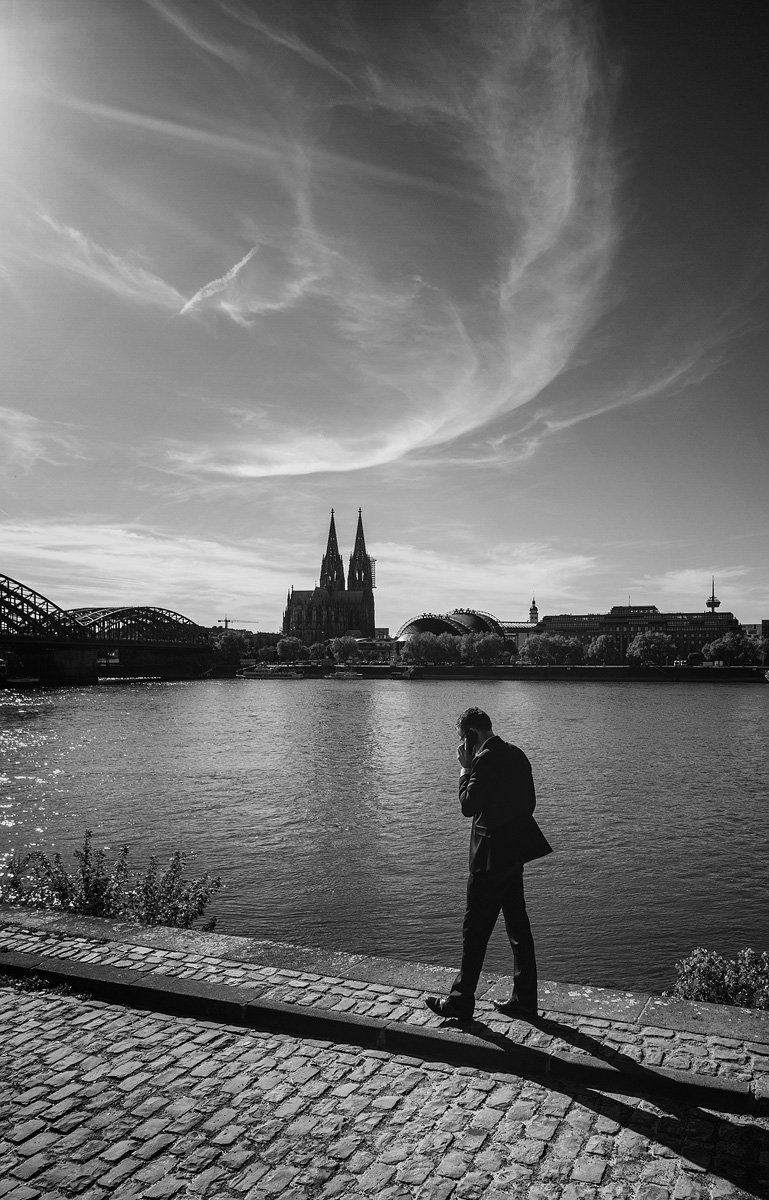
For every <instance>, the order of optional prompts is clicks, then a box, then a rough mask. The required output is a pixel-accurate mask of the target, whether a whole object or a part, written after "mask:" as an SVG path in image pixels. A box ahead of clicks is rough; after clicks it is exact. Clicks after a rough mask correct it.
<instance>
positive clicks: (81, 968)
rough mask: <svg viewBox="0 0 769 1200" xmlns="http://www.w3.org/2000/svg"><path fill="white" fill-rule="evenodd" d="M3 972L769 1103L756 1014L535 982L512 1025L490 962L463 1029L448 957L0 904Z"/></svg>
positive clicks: (409, 1047) (762, 1106) (318, 1031)
mask: <svg viewBox="0 0 769 1200" xmlns="http://www.w3.org/2000/svg"><path fill="white" fill-rule="evenodd" d="M0 968H1V969H2V970H3V971H5V972H10V973H15V974H19V975H30V974H34V975H38V976H41V977H43V978H44V979H46V980H48V981H49V982H51V983H53V984H66V985H68V986H70V987H73V988H75V989H76V990H78V991H80V990H82V991H85V992H87V993H88V994H92V995H94V996H98V997H101V998H103V999H107V1000H114V1001H117V1002H120V1003H124V1004H126V1005H129V1006H132V1007H138V1008H146V1009H151V1010H157V1011H170V1012H184V1013H187V1014H189V1015H193V1016H196V1017H199V1018H202V1019H212V1020H222V1021H225V1022H227V1023H230V1024H232V1023H234V1024H239V1025H241V1024H242V1025H246V1026H253V1027H257V1028H267V1029H281V1030H283V1031H284V1032H287V1033H291V1034H295V1035H303V1036H308V1037H319V1038H322V1039H324V1040H326V1039H328V1040H332V1041H334V1040H342V1041H345V1042H350V1043H354V1044H356V1045H362V1046H373V1047H375V1048H378V1049H380V1050H384V1051H389V1052H391V1053H404V1054H416V1055H418V1056H420V1057H423V1058H428V1059H436V1058H437V1059H445V1060H447V1061H452V1062H458V1063H461V1062H466V1063H468V1064H473V1065H476V1066H483V1067H485V1068H486V1069H491V1070H511V1071H514V1072H515V1073H518V1074H522V1075H524V1076H526V1077H528V1078H536V1077H542V1078H561V1077H563V1078H570V1077H575V1076H578V1077H579V1078H581V1079H582V1080H583V1081H584V1082H585V1083H586V1085H587V1086H596V1087H605V1088H608V1089H609V1090H611V1091H614V1090H617V1091H623V1090H627V1089H630V1090H633V1091H637V1092H639V1093H640V1094H647V1093H648V1094H650V1095H654V1094H673V1095H675V1094H677V1093H679V1092H681V1091H682V1090H683V1091H691V1090H692V1089H693V1090H694V1091H695V1092H696V1093H697V1094H698V1095H699V1096H700V1098H701V1102H702V1103H714V1102H718V1103H720V1104H722V1105H724V1104H726V1105H727V1106H736V1108H737V1109H738V1110H741V1111H759V1110H760V1111H762V1112H763V1111H765V1112H766V1113H767V1115H769V1012H763V1011H760V1010H750V1009H740V1008H730V1007H726V1006H722V1005H713V1004H701V1003H694V1002H691V1001H682V1000H676V999H672V998H669V997H664V996H658V995H654V994H651V993H645V992H631V991H621V990H615V989H609V988H596V987H591V986H589V985H586V984H564V983H556V982H541V983H540V1007H541V1011H542V1019H541V1020H540V1021H539V1022H537V1023H536V1024H528V1023H526V1022H520V1021H513V1022H510V1021H509V1020H508V1019H507V1018H504V1017H501V1016H500V1015H499V1014H498V1013H497V1012H496V1010H495V1009H494V1007H493V1001H494V1000H500V999H506V998H507V997H509V995H510V992H511V990H512V979H511V978H509V977H506V976H503V975H499V974H495V975H491V974H485V975H484V976H483V977H482V980H481V985H480V988H479V992H478V1006H477V1009H476V1020H475V1021H474V1022H473V1023H472V1024H470V1025H463V1026H460V1025H458V1024H457V1023H456V1022H451V1021H449V1022H447V1021H443V1020H441V1019H440V1018H438V1017H436V1016H435V1015H433V1014H432V1013H431V1012H430V1011H429V1010H428V1009H427V1008H426V1007H425V1005H424V997H425V995H426V994H428V993H435V994H438V995H441V994H446V993H447V992H448V990H449V988H450V985H451V981H452V979H453V977H454V974H455V971H454V970H453V969H451V968H449V967H440V966H434V965H429V964H424V963H412V962H403V961H400V960H396V959H391V958H378V957H375V956H370V955H361V954H344V953H341V952H335V951H328V950H322V949H315V948H311V947H301V946H295V945H292V944H290V943H284V942H275V941H265V940H260V939H252V938H244V937H232V936H228V935H223V934H215V933H199V932H195V931H186V930H176V929H168V928H165V927H154V928H150V927H147V926H139V925H132V924H128V923H125V922H112V921H106V920H102V919H96V918H88V917H75V916H69V915H66V914H62V913H57V912H38V911H34V910H28V909H19V908H15V907H13V906H10V905H0ZM511 1031H512V1033H511Z"/></svg>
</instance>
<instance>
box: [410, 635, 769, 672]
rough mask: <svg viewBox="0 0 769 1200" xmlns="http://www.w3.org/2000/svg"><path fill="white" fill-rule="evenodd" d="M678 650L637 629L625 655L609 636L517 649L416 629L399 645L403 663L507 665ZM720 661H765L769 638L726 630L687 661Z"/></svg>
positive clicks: (636, 658) (546, 638)
mask: <svg viewBox="0 0 769 1200" xmlns="http://www.w3.org/2000/svg"><path fill="white" fill-rule="evenodd" d="M678 654H679V651H678V648H677V646H676V644H675V642H674V641H673V639H672V638H671V637H670V636H669V635H668V634H666V633H653V632H649V633H638V634H636V636H635V637H634V638H633V640H632V642H631V643H630V645H629V646H628V647H627V650H626V651H625V654H624V656H623V655H622V653H621V650H620V647H619V646H618V645H617V643H616V642H615V640H614V639H613V638H612V637H611V636H610V635H609V634H605V633H602V634H599V635H598V636H597V637H595V638H593V639H592V640H591V641H590V642H589V643H587V644H585V643H584V642H581V641H580V640H579V638H575V637H564V636H563V634H558V633H535V634H532V635H531V636H530V637H529V638H528V639H527V640H526V642H525V643H524V646H523V648H522V650H521V652H520V655H519V653H518V650H517V648H516V647H515V646H512V647H511V646H510V645H508V644H506V643H505V641H504V640H503V639H502V638H501V637H499V635H497V634H494V633H485V634H477V633H467V634H465V635H464V636H463V637H459V636H454V635H453V634H450V633H441V634H437V635H436V634H434V633H418V634H416V635H415V636H413V637H411V638H409V640H408V641H407V643H406V645H405V646H404V648H403V654H402V658H403V660H404V661H409V662H416V663H447V664H448V663H466V664H471V663H509V662H521V663H528V664H530V665H532V666H576V665H579V664H583V663H587V664H591V665H598V666H611V665H614V664H619V663H622V662H623V661H626V662H629V663H631V664H632V665H634V666H664V665H665V664H666V663H671V662H673V661H674V660H675V659H676V658H678ZM703 660H708V661H711V662H723V663H724V664H725V665H726V666H750V665H760V664H761V663H767V662H769V638H763V639H762V638H755V637H752V636H750V635H748V634H745V633H743V632H742V631H735V632H733V633H727V634H725V635H724V637H722V638H719V639H718V640H717V641H714V642H711V643H710V644H709V645H707V646H703V648H702V651H701V652H699V653H695V654H693V655H689V656H688V661H691V662H695V663H697V662H702V661H703Z"/></svg>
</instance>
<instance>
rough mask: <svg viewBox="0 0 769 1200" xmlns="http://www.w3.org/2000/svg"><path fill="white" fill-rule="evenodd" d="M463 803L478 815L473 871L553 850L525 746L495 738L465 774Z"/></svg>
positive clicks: (473, 834)
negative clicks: (539, 818) (538, 810)
mask: <svg viewBox="0 0 769 1200" xmlns="http://www.w3.org/2000/svg"><path fill="white" fill-rule="evenodd" d="M459 803H460V804H461V806H462V812H463V814H464V815H465V816H466V817H472V818H473V826H472V829H471V831H470V870H471V872H473V873H475V872H477V871H504V870H506V869H508V868H509V867H510V866H512V865H513V863H515V862H531V860H532V859H534V858H542V857H543V856H544V855H545V854H551V853H552V849H553V848H552V846H551V845H550V844H549V843H548V841H547V838H546V837H545V835H544V834H543V833H542V830H541V829H540V828H539V825H538V824H537V822H536V821H535V820H534V808H535V805H536V803H537V800H536V795H535V793H534V780H533V778H532V774H531V763H530V762H529V760H528V758H527V757H526V755H525V754H524V753H523V750H519V749H518V747H517V746H513V745H512V744H511V743H510V742H503V741H502V738H500V737H496V735H495V736H493V737H490V738H489V740H488V741H487V742H486V743H485V744H484V745H483V747H482V748H481V750H480V753H478V754H476V756H475V758H474V759H473V761H472V764H471V767H470V773H469V775H461V776H460V778H459Z"/></svg>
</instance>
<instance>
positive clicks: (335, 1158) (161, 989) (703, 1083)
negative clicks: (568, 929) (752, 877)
mask: <svg viewBox="0 0 769 1200" xmlns="http://www.w3.org/2000/svg"><path fill="white" fill-rule="evenodd" d="M451 975H453V971H452V970H450V969H449V968H442V967H436V966H426V965H421V964H418V963H407V962H399V961H394V960H391V959H379V958H375V957H371V956H366V955H360V954H359V955H346V954H342V953H335V952H328V951H326V952H324V951H321V950H313V949H309V948H302V947H298V946H294V945H290V944H287V943H285V942H272V941H264V940H259V941H256V940H252V939H249V938H242V937H225V936H218V935H214V934H199V933H190V932H183V931H179V930H171V929H165V928H148V927H141V926H136V925H128V924H113V923H111V922H107V921H99V920H95V919H91V918H76V917H70V916H66V915H63V914H60V913H59V914H57V913H51V912H47V913H35V912H30V911H28V910H19V909H13V908H11V907H9V906H0V1045H1V1046H2V1050H0V1060H1V1063H2V1065H1V1066H0V1069H1V1070H2V1077H3V1090H2V1100H1V1101H0V1112H1V1113H2V1119H3V1133H2V1135H0V1176H1V1178H2V1182H0V1195H2V1197H3V1198H4V1200H46V1198H47V1197H52V1196H54V1195H55V1196H71V1195H87V1196H89V1197H94V1198H95V1197H96V1196H98V1197H99V1198H100V1200H103V1198H104V1197H112V1196H114V1197H116V1198H121V1200H139V1198H141V1200H160V1198H163V1197H171V1196H192V1195H197V1196H202V1197H211V1198H212V1200H228V1198H232V1200H235V1198H236V1197H241V1198H243V1197H245V1198H246V1200H269V1198H270V1197H285V1198H286V1200H288V1198H289V1197H291V1198H292V1200H314V1198H316V1197H317V1198H319V1200H331V1198H332V1197H336V1196H339V1197H347V1196H361V1197H366V1196H371V1197H373V1196H377V1197H378V1196H383V1197H386V1198H387V1200H410V1198H414V1200H450V1198H455V1200H461V1198H478V1200H513V1198H514V1197H523V1196H526V1197H531V1198H532V1200H549V1198H550V1197H561V1196H563V1197H564V1198H567V1197H568V1200H600V1198H601V1197H607V1198H608V1197H612V1200H623V1198H627V1200H716V1198H718V1200H722V1198H724V1197H733V1198H735V1200H736V1198H738V1197H756V1196H762V1195H766V1194H767V1188H769V1013H762V1012H752V1011H748V1010H743V1009H727V1008H721V1007H719V1006H717V1005H708V1004H693V1003H689V1002H684V1001H678V1000H668V999H664V998H662V997H658V996H653V995H649V994H641V993H637V992H627V991H614V990H607V989H600V988H592V987H589V986H585V985H581V984H580V985H568V984H555V983H544V984H543V985H542V987H541V1007H542V1009H543V1016H542V1018H541V1019H540V1020H539V1021H538V1022H537V1023H536V1024H528V1023H523V1022H519V1021H508V1020H506V1019H504V1018H502V1017H500V1015H499V1014H498V1013H496V1010H495V1009H494V1008H493V1007H492V1004H491V1001H492V1000H493V999H494V998H498V997H499V996H503V995H506V994H509V989H510V980H509V979H505V978H502V977H500V976H491V975H487V976H485V977H484V979H483V981H482V990H481V994H480V997H479V1001H480V1002H479V1006H478V1010H477V1012H476V1017H477V1020H476V1021H475V1022H473V1023H472V1024H470V1025H467V1026H464V1027H459V1026H458V1025H457V1024H456V1023H454V1022H445V1021H442V1020H441V1019H440V1018H438V1017H436V1016H434V1015H433V1014H431V1013H430V1012H429V1011H428V1010H427V1009H426V1008H425V1007H424V1004H423V997H424V994H425V992H426V991H428V990H429V991H436V990H437V991H440V990H441V989H442V988H445V986H446V983H447V981H448V979H449V978H450V977H451ZM32 976H35V977H37V978H38V980H39V979H40V978H43V979H46V980H48V983H49V984H50V985H61V984H66V985H68V987H69V988H70V989H72V990H71V991H69V992H67V993H64V994H63V993H61V992H60V991H59V992H54V993H52V992H49V991H48V992H47V991H39V990H36V991H28V990H27V991H24V990H19V989H20V986H23V985H24V982H25V981H29V980H30V978H31V977H32ZM14 981H15V984H14V986H11V984H13V983H14Z"/></svg>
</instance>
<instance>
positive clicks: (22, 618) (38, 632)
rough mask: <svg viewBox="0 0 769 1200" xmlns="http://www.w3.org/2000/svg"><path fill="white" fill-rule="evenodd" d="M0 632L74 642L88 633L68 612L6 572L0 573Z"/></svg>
mask: <svg viewBox="0 0 769 1200" xmlns="http://www.w3.org/2000/svg"><path fill="white" fill-rule="evenodd" d="M0 634H1V635H3V636H11V637H22V638H37V639H40V640H41V641H47V640H50V639H52V638H53V639H56V640H59V639H67V640H69V641H78V642H82V641H83V640H84V639H85V638H89V637H90V636H91V634H90V633H89V631H88V630H86V629H85V628H84V626H83V625H81V624H80V622H79V621H78V620H77V619H76V618H75V617H74V616H73V615H72V613H68V612H66V611H65V609H63V608H59V606H58V604H53V603H52V601H50V600H47V599H46V598H45V596H41V595H40V593H39V592H35V591H33V590H32V588H28V587H25V586H24V584H23V583H19V582H18V580H16V579H11V578H10V577H9V576H8V575H0Z"/></svg>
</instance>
